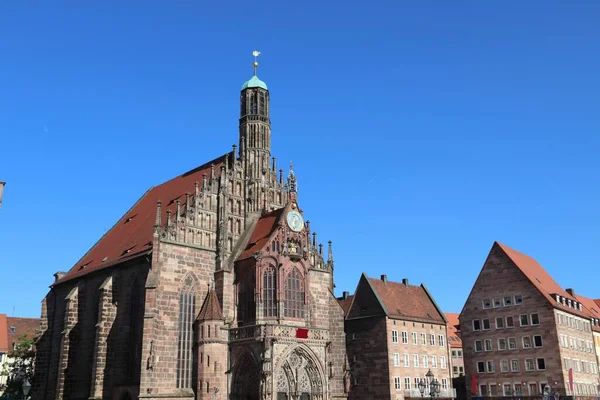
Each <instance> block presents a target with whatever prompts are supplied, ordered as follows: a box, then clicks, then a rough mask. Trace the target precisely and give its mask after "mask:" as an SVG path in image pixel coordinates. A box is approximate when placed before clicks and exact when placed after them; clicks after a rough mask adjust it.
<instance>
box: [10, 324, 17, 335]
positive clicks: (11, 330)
mask: <svg viewBox="0 0 600 400" xmlns="http://www.w3.org/2000/svg"><path fill="white" fill-rule="evenodd" d="M15 332H16V328H15V327H14V326H11V327H10V334H11V335H14V334H15Z"/></svg>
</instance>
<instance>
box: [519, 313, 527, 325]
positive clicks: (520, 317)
mask: <svg viewBox="0 0 600 400" xmlns="http://www.w3.org/2000/svg"><path fill="white" fill-rule="evenodd" d="M523 317H525V321H526V322H527V324H525V325H523ZM519 326H520V327H525V326H529V315H527V314H520V315H519Z"/></svg>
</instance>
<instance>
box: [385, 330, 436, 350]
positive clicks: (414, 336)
mask: <svg viewBox="0 0 600 400" xmlns="http://www.w3.org/2000/svg"><path fill="white" fill-rule="evenodd" d="M410 339H411V340H410V341H411V343H412V344H413V345H418V344H419V343H421V345H423V346H427V344H429V345H430V346H435V345H436V342H435V334H433V333H430V334H429V340H428V338H427V334H426V333H421V341H420V342H419V340H418V336H417V332H411V333H410ZM392 343H398V331H397V330H393V331H392ZM445 343H446V341H445V337H444V335H437V344H438V345H439V346H440V347H444V346H445ZM402 344H408V331H402Z"/></svg>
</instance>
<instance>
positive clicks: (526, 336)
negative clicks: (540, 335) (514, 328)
mask: <svg viewBox="0 0 600 400" xmlns="http://www.w3.org/2000/svg"><path fill="white" fill-rule="evenodd" d="M525 338H528V339H529V346H525ZM521 343H522V345H523V348H524V349H531V348H532V347H533V342H532V341H531V336H529V335H525V336H523V337H522V338H521Z"/></svg>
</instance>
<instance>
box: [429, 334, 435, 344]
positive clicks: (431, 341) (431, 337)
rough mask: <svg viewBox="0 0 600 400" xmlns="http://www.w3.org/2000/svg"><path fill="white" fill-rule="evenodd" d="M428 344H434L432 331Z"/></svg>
mask: <svg viewBox="0 0 600 400" xmlns="http://www.w3.org/2000/svg"><path fill="white" fill-rule="evenodd" d="M429 345H431V346H435V335H434V334H433V333H430V334H429Z"/></svg>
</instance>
